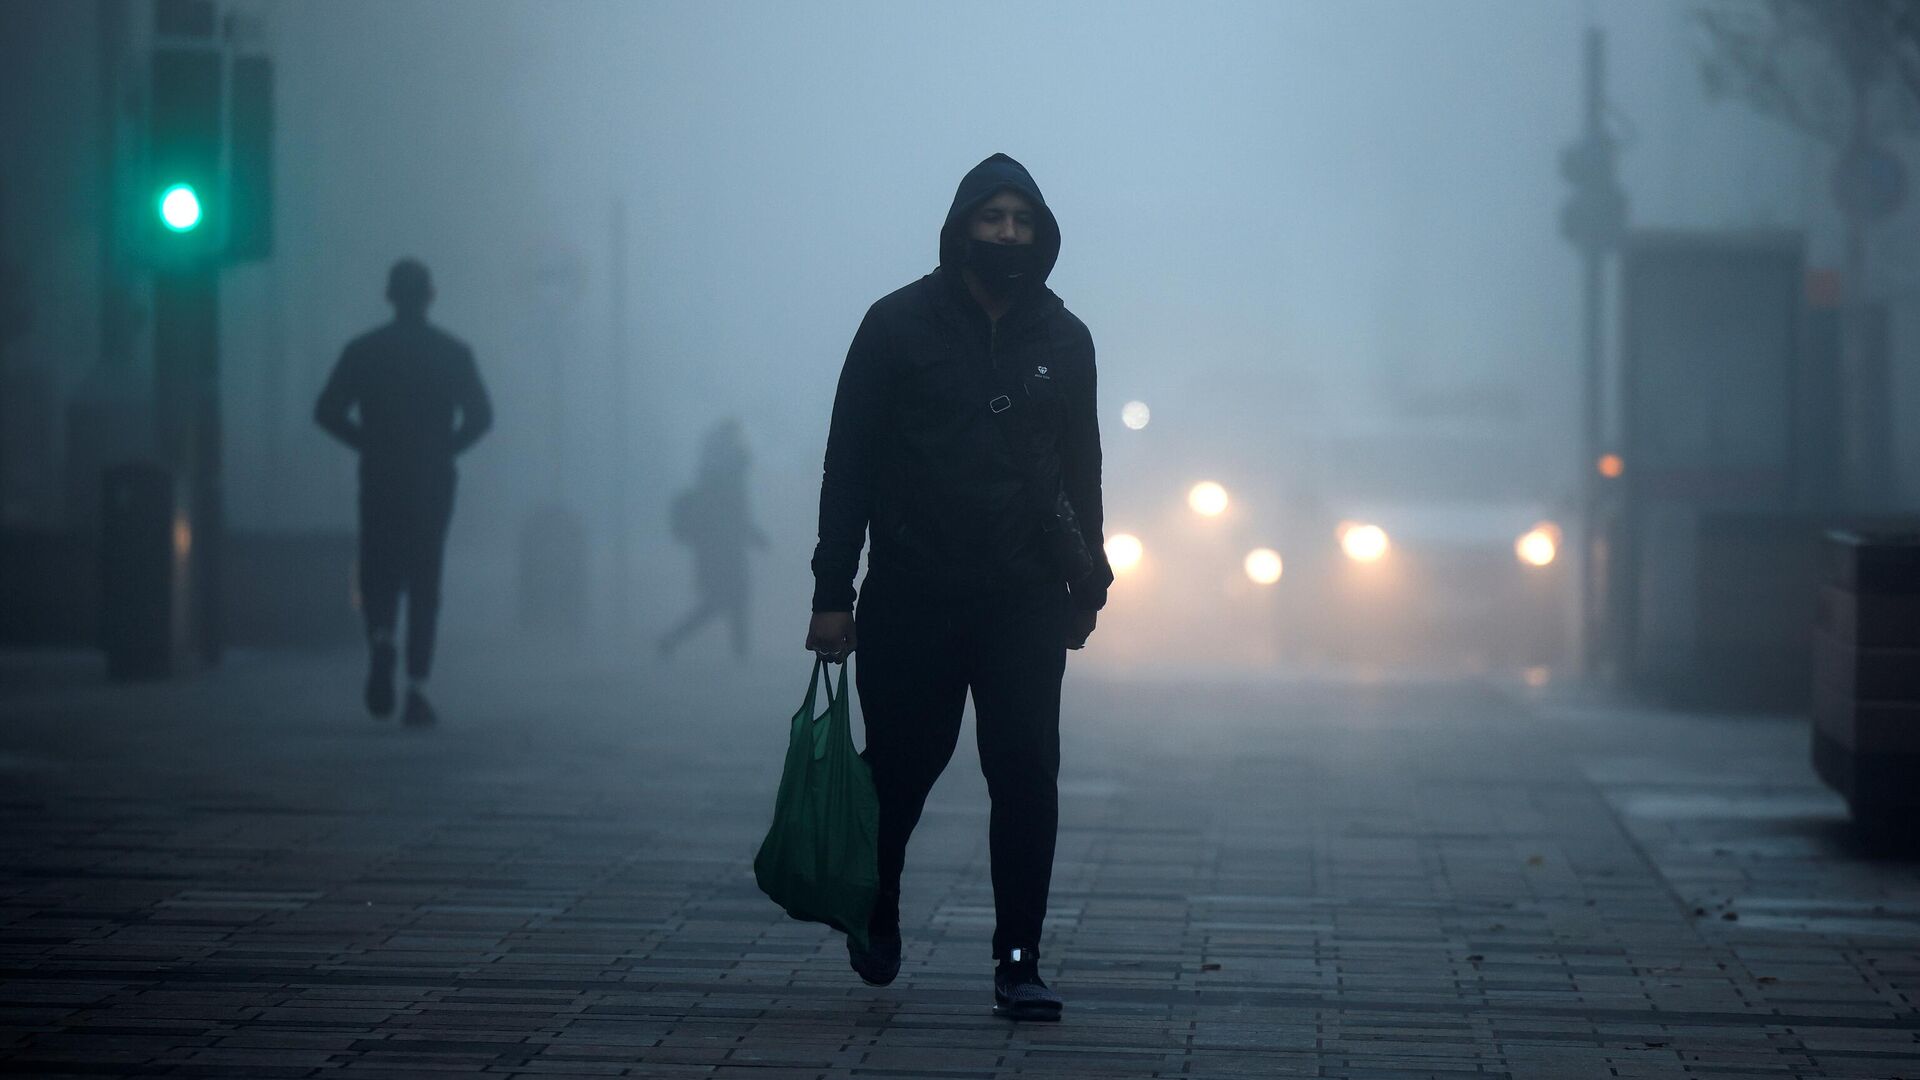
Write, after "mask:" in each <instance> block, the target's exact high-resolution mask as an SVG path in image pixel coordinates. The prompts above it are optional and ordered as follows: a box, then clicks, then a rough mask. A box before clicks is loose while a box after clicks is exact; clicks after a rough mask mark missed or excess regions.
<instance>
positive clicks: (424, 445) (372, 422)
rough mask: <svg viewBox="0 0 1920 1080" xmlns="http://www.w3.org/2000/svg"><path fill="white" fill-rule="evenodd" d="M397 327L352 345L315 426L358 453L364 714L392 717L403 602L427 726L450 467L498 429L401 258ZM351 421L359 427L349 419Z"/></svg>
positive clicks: (413, 706)
mask: <svg viewBox="0 0 1920 1080" xmlns="http://www.w3.org/2000/svg"><path fill="white" fill-rule="evenodd" d="M387 299H388V300H389V301H390V302H391V303H392V304H393V311H394V318H393V321H392V322H390V323H387V324H386V325H385V326H382V327H379V328H377V329H374V330H371V331H369V332H367V333H365V334H362V335H361V336H360V337H358V338H355V339H354V340H353V341H352V342H351V343H350V344H348V346H347V348H346V351H345V352H343V353H341V355H340V362H339V363H338V364H337V365H335V366H334V369H333V375H332V376H331V377H330V378H328V380H327V385H326V388H325V389H323V390H322V391H321V392H320V400H319V401H318V402H317V403H316V404H315V405H314V409H313V418H314V421H315V422H316V423H318V424H319V425H320V426H321V427H323V428H325V429H326V430H327V432H328V434H330V435H332V436H333V437H334V438H336V439H339V440H340V441H341V442H343V443H346V444H347V445H348V446H350V447H352V448H353V449H355V450H357V451H359V453H360V606H361V610H362V612H363V614H365V616H366V621H367V640H368V644H369V646H370V647H371V652H372V657H371V661H370V663H369V667H368V671H367V687H366V701H367V711H368V712H371V713H372V714H373V715H375V716H377V717H385V716H387V715H389V714H391V713H392V712H393V705H394V687H393V677H394V662H395V659H396V657H395V651H394V643H393V629H394V623H395V622H396V621H397V619H398V617H399V614H400V595H401V594H402V593H405V594H406V596H407V680H408V687H407V706H406V711H405V712H404V713H403V714H402V718H403V719H404V720H405V721H406V722H407V723H409V724H414V725H426V724H431V723H433V722H434V719H435V717H434V712H433V706H431V705H430V704H428V702H427V698H426V681H427V674H428V673H429V672H430V671H431V670H432V668H433V643H434V630H435V626H436V624H437V622H438V620H439V614H440V561H441V554H442V552H443V550H444V549H445V547H446V541H447V523H448V521H449V520H450V519H451V518H452V516H453V489H454V469H453V459H454V458H455V457H457V456H459V455H460V454H461V453H462V452H463V451H465V450H466V449H467V448H468V447H469V446H472V445H473V444H474V443H476V442H478V441H479V440H480V436H482V435H485V434H486V433H487V429H488V428H489V427H491V426H492V425H493V406H492V404H491V403H489V402H488V400H487V391H486V388H485V387H483V386H482V385H481V383H480V372H479V370H478V369H477V368H476V367H475V366H474V363H473V350H471V349H469V348H467V346H466V344H465V343H464V342H462V341H460V340H459V339H458V338H455V337H454V336H453V335H451V334H449V333H447V332H446V331H444V330H442V329H440V328H439V327H437V326H434V325H432V324H430V323H428V322H427V306H428V305H429V304H431V303H432V302H433V281H432V278H431V277H429V276H428V273H427V268H426V266H425V265H423V264H422V263H420V262H419V261H417V260H415V259H401V260H400V261H399V262H397V263H394V264H393V269H392V270H391V271H389V272H388V274H387ZM356 416H357V418H356Z"/></svg>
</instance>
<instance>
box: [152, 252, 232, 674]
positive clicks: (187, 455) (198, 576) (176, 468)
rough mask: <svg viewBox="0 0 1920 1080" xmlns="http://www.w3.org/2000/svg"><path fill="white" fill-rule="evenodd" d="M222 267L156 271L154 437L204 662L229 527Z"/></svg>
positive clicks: (216, 625) (189, 624) (195, 653)
mask: <svg viewBox="0 0 1920 1080" xmlns="http://www.w3.org/2000/svg"><path fill="white" fill-rule="evenodd" d="M219 283H220V271H219V267H218V265H217V264H216V263H214V262H212V261H204V262H198V263H194V264H191V265H186V266H178V267H168V268H166V269H162V270H157V271H156V272H155V273H154V276H153V357H154V387H153V390H154V437H155V442H156V444H157V445H156V449H157V450H158V451H159V455H160V459H161V460H162V461H163V462H164V463H165V464H166V465H167V466H168V467H169V468H170V469H171V470H172V471H173V473H174V476H175V477H176V484H177V490H178V492H179V501H178V507H179V509H178V511H177V512H176V517H175V519H174V548H175V556H176V558H178V559H180V560H181V561H182V562H184V564H185V566H186V570H187V573H186V575H185V586H186V587H185V592H186V595H185V596H181V597H177V598H176V603H177V604H178V605H179V608H178V609H177V610H180V614H179V615H177V616H176V621H175V625H176V627H177V630H176V633H179V634H181V635H182V636H183V637H184V639H185V640H184V642H183V644H185V645H186V646H187V648H188V652H189V655H190V656H192V657H193V658H194V659H196V660H198V661H199V662H201V663H207V664H212V663H215V662H217V661H218V660H219V659H220V649H221V640H222V634H221V629H222V624H221V610H220V547H221V543H220V541H221V536H222V533H223V532H224V530H225V527H226V520H225V501H224V499H223V497H222V492H221V484H220V475H221V468H220V464H221V445H220V444H221V437H220V362H219V356H220V354H219V349H220V284H219Z"/></svg>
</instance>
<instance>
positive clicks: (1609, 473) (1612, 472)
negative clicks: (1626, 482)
mask: <svg viewBox="0 0 1920 1080" xmlns="http://www.w3.org/2000/svg"><path fill="white" fill-rule="evenodd" d="M1593 467H1594V468H1596V469H1598V470H1600V475H1601V476H1604V477H1606V478H1607V479H1609V480H1618V479H1620V474H1621V473H1623V472H1626V471H1627V463H1626V462H1625V461H1622V460H1621V459H1620V455H1619V454H1602V455H1600V460H1599V461H1597V462H1595V463H1594V466H1593Z"/></svg>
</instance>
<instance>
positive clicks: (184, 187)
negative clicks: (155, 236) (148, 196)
mask: <svg viewBox="0 0 1920 1080" xmlns="http://www.w3.org/2000/svg"><path fill="white" fill-rule="evenodd" d="M160 220H161V221H164V222H166V225H167V228H169V229H172V230H173V231H174V232H192V231H193V230H194V229H196V228H198V227H199V225H200V196H199V194H198V193H197V192H195V191H194V190H193V185H192V184H175V185H173V186H172V187H170V188H168V189H167V190H166V191H164V192H162V193H161V194H160Z"/></svg>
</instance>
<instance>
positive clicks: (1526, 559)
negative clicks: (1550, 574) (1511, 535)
mask: <svg viewBox="0 0 1920 1080" xmlns="http://www.w3.org/2000/svg"><path fill="white" fill-rule="evenodd" d="M1513 553H1514V554H1515V555H1517V556H1519V558H1520V561H1521V562H1523V563H1526V564H1527V565H1528V566H1550V565H1552V564H1553V560H1554V559H1555V558H1557V557H1558V556H1559V554H1560V527H1559V526H1558V525H1555V524H1553V523H1552V522H1550V521H1544V522H1541V523H1540V524H1538V525H1535V526H1534V527H1533V528H1531V529H1529V530H1527V532H1526V533H1525V534H1524V535H1522V536H1521V537H1520V539H1518V540H1515V541H1514V542H1513Z"/></svg>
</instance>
